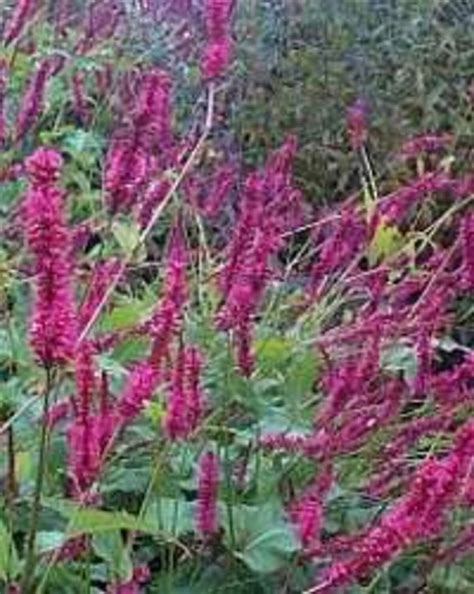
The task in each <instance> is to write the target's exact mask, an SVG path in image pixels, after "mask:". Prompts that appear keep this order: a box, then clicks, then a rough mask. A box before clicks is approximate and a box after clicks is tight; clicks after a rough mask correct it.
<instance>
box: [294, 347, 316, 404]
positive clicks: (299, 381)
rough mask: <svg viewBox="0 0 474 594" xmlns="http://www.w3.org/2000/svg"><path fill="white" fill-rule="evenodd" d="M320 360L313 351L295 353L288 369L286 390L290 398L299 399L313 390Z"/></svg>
mask: <svg viewBox="0 0 474 594" xmlns="http://www.w3.org/2000/svg"><path fill="white" fill-rule="evenodd" d="M317 367H318V361H317V358H316V355H315V354H314V353H313V352H311V351H310V352H305V353H299V354H297V355H295V357H294V359H293V360H292V362H291V366H290V368H289V370H288V378H287V381H286V391H287V394H288V395H289V397H290V398H292V399H299V398H303V397H304V396H306V395H307V394H308V393H310V392H311V390H312V389H313V385H314V380H315V378H316V373H317Z"/></svg>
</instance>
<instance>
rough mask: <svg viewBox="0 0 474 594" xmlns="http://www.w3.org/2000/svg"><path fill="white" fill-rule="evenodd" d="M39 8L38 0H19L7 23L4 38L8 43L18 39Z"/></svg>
mask: <svg viewBox="0 0 474 594" xmlns="http://www.w3.org/2000/svg"><path fill="white" fill-rule="evenodd" d="M37 8H38V0H18V1H17V2H16V4H15V9H14V11H13V14H12V15H11V17H10V19H9V20H8V21H7V23H6V25H5V30H4V33H3V40H4V43H5V44H6V45H10V44H11V43H12V42H13V41H16V40H17V39H18V38H19V37H20V35H21V34H22V32H23V30H24V28H25V27H26V25H27V24H28V21H29V20H30V19H31V18H32V17H33V16H34V14H35V12H36V10H37Z"/></svg>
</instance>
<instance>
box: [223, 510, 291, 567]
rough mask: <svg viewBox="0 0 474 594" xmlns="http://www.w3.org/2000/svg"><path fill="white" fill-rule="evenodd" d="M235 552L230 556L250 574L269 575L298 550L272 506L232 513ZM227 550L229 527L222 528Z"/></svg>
mask: <svg viewBox="0 0 474 594" xmlns="http://www.w3.org/2000/svg"><path fill="white" fill-rule="evenodd" d="M233 514H234V516H233V521H234V532H235V538H236V545H237V550H235V551H233V553H234V555H235V556H236V557H237V558H238V559H240V560H241V561H243V562H244V563H245V564H246V565H247V566H248V567H249V568H250V569H251V570H252V571H255V572H257V573H272V572H274V571H277V570H278V569H280V568H281V567H283V566H284V565H285V564H286V563H287V562H288V559H289V557H290V556H291V555H292V554H293V553H295V552H296V551H297V550H298V549H299V543H298V540H297V538H296V535H295V532H294V530H293V528H292V527H291V525H290V524H289V523H288V522H286V521H285V520H284V517H283V511H282V510H281V508H280V506H279V505H277V504H275V503H268V504H265V505H262V506H258V507H249V506H242V507H239V508H234V510H233ZM226 540H227V545H228V546H229V527H228V526H227V528H226Z"/></svg>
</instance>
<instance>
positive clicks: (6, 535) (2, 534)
mask: <svg viewBox="0 0 474 594" xmlns="http://www.w3.org/2000/svg"><path fill="white" fill-rule="evenodd" d="M17 571H18V553H17V551H16V548H15V544H14V542H13V539H12V536H11V534H10V531H9V530H8V528H7V527H6V526H5V524H4V523H3V522H2V521H1V520H0V578H2V579H3V580H6V579H7V578H8V576H15V575H16V574H17Z"/></svg>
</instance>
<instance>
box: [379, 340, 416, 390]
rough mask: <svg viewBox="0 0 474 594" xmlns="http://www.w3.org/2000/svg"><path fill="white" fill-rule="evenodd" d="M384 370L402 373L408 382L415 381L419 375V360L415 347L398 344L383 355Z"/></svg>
mask: <svg viewBox="0 0 474 594" xmlns="http://www.w3.org/2000/svg"><path fill="white" fill-rule="evenodd" d="M382 368H383V369H385V370H386V371H391V372H394V373H399V372H401V373H402V374H403V376H404V378H405V379H406V380H408V381H412V380H413V379H415V377H416V375H417V373H418V360H417V356H416V350H415V348H414V347H412V346H409V345H407V344H403V343H398V344H394V345H393V346H391V347H389V348H387V349H386V350H385V351H384V352H383V353H382Z"/></svg>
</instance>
